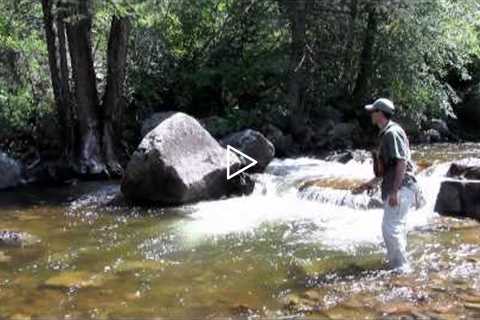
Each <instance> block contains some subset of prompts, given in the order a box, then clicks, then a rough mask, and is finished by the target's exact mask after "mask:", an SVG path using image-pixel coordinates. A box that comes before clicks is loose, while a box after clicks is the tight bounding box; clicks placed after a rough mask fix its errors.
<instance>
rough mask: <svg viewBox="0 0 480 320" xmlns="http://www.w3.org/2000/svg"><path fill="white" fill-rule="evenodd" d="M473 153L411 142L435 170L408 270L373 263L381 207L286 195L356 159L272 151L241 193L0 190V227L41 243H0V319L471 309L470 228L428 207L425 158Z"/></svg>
mask: <svg viewBox="0 0 480 320" xmlns="http://www.w3.org/2000/svg"><path fill="white" fill-rule="evenodd" d="M479 149H480V148H479V147H478V146H476V145H473V144H469V145H461V146H455V145H440V146H434V147H431V146H429V147H418V148H417V149H416V150H415V152H414V157H416V159H417V160H422V161H424V162H428V163H429V164H435V166H434V167H430V168H428V169H425V170H423V171H422V172H421V175H420V183H421V185H422V186H423V188H424V191H425V193H426V196H427V198H428V204H427V206H426V207H425V208H423V209H422V210H421V211H416V212H412V213H411V214H410V220H409V225H408V227H409V230H411V233H410V243H409V251H410V253H411V255H412V257H413V261H414V264H415V272H414V273H413V274H411V275H408V276H399V275H394V274H391V273H390V272H388V271H386V270H385V268H384V262H383V256H384V254H383V250H384V249H383V248H382V244H381V242H382V238H381V231H380V229H381V228H380V224H381V217H382V211H381V210H379V209H376V210H355V209H352V208H350V207H348V206H342V207H339V206H336V205H334V204H335V201H331V202H328V203H324V202H318V201H311V200H308V199H306V198H301V197H299V192H298V191H299V188H300V187H301V186H302V185H304V184H305V183H306V182H307V181H312V180H316V181H320V182H318V183H320V185H319V186H321V187H322V188H325V187H327V188H335V189H348V188H349V187H350V186H352V187H353V185H355V184H356V183H358V181H362V180H366V179H368V178H369V177H370V176H371V171H372V170H371V167H370V166H371V165H370V163H369V162H368V161H367V162H366V163H357V162H355V161H351V162H349V163H347V164H340V163H335V162H325V161H320V160H315V159H308V158H300V159H287V160H275V161H274V162H273V163H272V164H271V165H270V166H269V168H268V169H267V172H266V173H264V174H261V175H257V176H256V180H257V185H256V189H255V192H254V194H252V195H250V196H247V197H239V198H231V199H225V200H220V201H208V202H201V203H198V204H193V205H188V206H183V207H180V208H168V209H160V208H140V207H124V206H121V205H118V206H116V205H115V204H114V203H115V201H114V200H115V196H116V194H117V193H118V185H117V184H116V183H80V184H79V185H77V186H75V187H68V188H50V189H48V188H47V189H39V188H26V189H23V190H15V191H9V192H4V193H2V194H0V206H1V207H0V208H1V209H0V216H1V219H0V230H18V231H23V232H28V233H30V234H32V235H35V236H36V237H39V238H40V239H41V242H40V243H33V244H26V245H25V246H23V247H20V248H9V247H0V301H1V303H0V318H2V317H6V318H32V317H42V318H44V317H54V318H117V317H123V318H126V317H130V318H131V317H135V318H138V317H148V318H151V317H155V316H161V317H165V318H206V317H208V318H224V317H234V318H237V317H238V318H248V317H266V318H284V317H288V316H292V315H296V316H298V317H305V318H308V317H314V318H322V317H325V318H352V317H353V318H360V317H361V318H365V317H366V318H378V317H381V316H384V315H388V316H390V317H394V318H395V317H402V316H410V317H437V318H452V319H455V318H458V316H460V315H465V316H467V317H475V316H479V315H480V313H479V312H480V311H479V309H480V246H479V245H480V232H479V231H480V228H479V226H478V224H477V223H475V222H473V221H470V220H464V221H458V220H455V219H452V218H443V217H438V216H437V215H436V214H434V213H433V212H432V211H433V209H432V208H433V202H434V199H435V197H436V194H437V192H438V188H439V183H440V180H441V179H442V175H443V174H444V173H445V172H446V170H447V168H448V164H439V163H441V162H445V161H450V160H452V159H457V158H463V157H466V156H472V155H474V154H475V153H477V152H478V150H479ZM477 154H478V153H477ZM350 183H351V185H350ZM344 192H347V191H344ZM112 201H113V202H112ZM112 203H113V204H112Z"/></svg>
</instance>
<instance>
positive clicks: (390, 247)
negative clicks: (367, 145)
mask: <svg viewBox="0 0 480 320" xmlns="http://www.w3.org/2000/svg"><path fill="white" fill-rule="evenodd" d="M365 110H367V112H368V113H369V114H370V117H371V119H372V123H373V124H374V125H376V126H378V127H379V129H380V134H379V137H380V143H379V147H378V151H377V153H376V155H375V157H374V171H375V176H376V177H375V178H374V179H372V180H370V181H369V182H367V183H365V184H363V185H361V186H360V187H358V188H357V189H356V190H354V192H357V193H358V192H363V191H365V190H367V189H370V188H373V187H374V185H375V184H376V183H377V182H378V181H379V179H382V185H381V190H382V200H383V202H384V213H383V221H382V233H383V239H384V241H385V246H386V247H387V258H388V262H389V265H390V267H392V268H393V269H394V270H397V271H399V272H402V273H404V272H410V271H411V267H410V264H409V262H408V258H407V252H406V247H407V229H406V222H407V213H408V210H409V209H410V207H412V204H413V203H414V201H415V197H416V188H417V187H416V180H415V178H414V175H413V174H414V165H413V163H412V161H411V158H410V146H409V142H408V138H407V135H406V134H405V131H404V130H403V129H402V128H401V127H400V126H399V125H398V124H397V123H395V122H394V121H392V120H391V117H392V115H393V114H394V111H395V107H394V105H393V103H392V101H390V100H388V99H384V98H381V99H378V100H376V101H375V102H374V103H373V104H369V105H366V106H365Z"/></svg>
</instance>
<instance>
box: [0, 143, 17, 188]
mask: <svg viewBox="0 0 480 320" xmlns="http://www.w3.org/2000/svg"><path fill="white" fill-rule="evenodd" d="M21 181H22V169H21V166H20V163H19V162H18V161H16V160H13V159H12V158H10V157H8V156H7V155H6V154H5V153H3V152H1V151H0V190H1V189H6V188H11V187H16V186H18V185H19V184H20V183H21Z"/></svg>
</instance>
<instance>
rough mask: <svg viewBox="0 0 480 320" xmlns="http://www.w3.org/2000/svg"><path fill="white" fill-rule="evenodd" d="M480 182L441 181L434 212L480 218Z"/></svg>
mask: <svg viewBox="0 0 480 320" xmlns="http://www.w3.org/2000/svg"><path fill="white" fill-rule="evenodd" d="M479 195H480V182H478V181H468V180H449V181H444V182H442V184H441V186H440V192H439V193H438V196H437V201H436V202H435V209H434V210H435V212H438V213H439V214H442V215H448V216H454V217H470V218H474V219H477V220H480V197H479Z"/></svg>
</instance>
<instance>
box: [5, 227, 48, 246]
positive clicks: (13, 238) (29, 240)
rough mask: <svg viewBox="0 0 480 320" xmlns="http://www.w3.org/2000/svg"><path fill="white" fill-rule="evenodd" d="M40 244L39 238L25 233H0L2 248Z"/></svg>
mask: <svg viewBox="0 0 480 320" xmlns="http://www.w3.org/2000/svg"><path fill="white" fill-rule="evenodd" d="M38 242H40V239H39V238H37V237H35V236H33V235H31V234H28V233H25V232H16V231H6V230H4V231H0V246H8V247H23V246H29V245H34V244H36V243H38Z"/></svg>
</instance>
